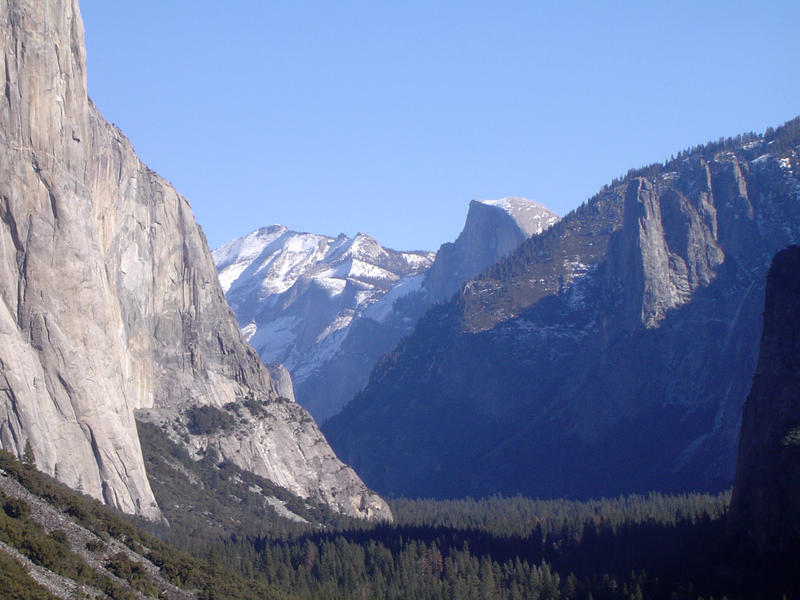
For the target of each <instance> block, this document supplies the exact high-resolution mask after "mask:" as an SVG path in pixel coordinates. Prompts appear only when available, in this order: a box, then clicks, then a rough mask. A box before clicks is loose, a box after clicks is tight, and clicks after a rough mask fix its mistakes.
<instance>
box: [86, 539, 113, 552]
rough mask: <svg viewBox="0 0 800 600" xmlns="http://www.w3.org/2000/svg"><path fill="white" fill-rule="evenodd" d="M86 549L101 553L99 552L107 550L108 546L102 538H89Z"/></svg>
mask: <svg viewBox="0 0 800 600" xmlns="http://www.w3.org/2000/svg"><path fill="white" fill-rule="evenodd" d="M86 549H87V550H88V551H89V552H95V553H99V552H105V551H106V550H107V549H108V546H106V545H105V544H104V543H103V542H101V541H100V540H89V541H88V542H86Z"/></svg>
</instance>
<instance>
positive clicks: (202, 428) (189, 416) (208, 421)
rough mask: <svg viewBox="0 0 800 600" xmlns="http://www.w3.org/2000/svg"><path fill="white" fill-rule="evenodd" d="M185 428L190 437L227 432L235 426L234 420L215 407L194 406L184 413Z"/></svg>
mask: <svg viewBox="0 0 800 600" xmlns="http://www.w3.org/2000/svg"><path fill="white" fill-rule="evenodd" d="M185 415H186V428H187V429H188V430H189V433H191V434H192V435H207V434H210V433H215V432H217V431H227V430H229V429H231V428H233V426H234V425H235V424H236V419H234V418H233V417H232V416H231V415H229V414H228V413H226V412H225V411H222V410H220V409H218V408H216V407H215V406H207V405H205V406H194V407H192V408H190V409H189V410H187V411H186V413H185Z"/></svg>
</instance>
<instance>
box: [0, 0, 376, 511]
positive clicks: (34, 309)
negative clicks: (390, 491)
mask: <svg viewBox="0 0 800 600" xmlns="http://www.w3.org/2000/svg"><path fill="white" fill-rule="evenodd" d="M0 32H1V34H2V35H1V36H0V40H1V42H0V43H2V60H0V82H2V85H3V92H4V93H3V95H2V97H0V221H1V223H0V297H1V298H2V302H0V411H2V412H0V446H1V447H2V448H3V449H6V450H9V451H11V452H12V453H14V454H16V455H18V456H19V455H21V454H22V453H23V451H24V449H25V448H26V446H28V445H30V448H31V449H32V451H33V454H34V456H35V460H36V463H37V465H38V466H39V468H40V469H42V470H43V471H45V472H47V473H49V474H51V475H53V476H55V477H56V478H57V479H59V480H60V481H62V482H64V483H66V484H68V485H69V486H71V487H74V488H77V489H79V490H81V491H83V492H85V493H87V494H90V495H91V496H94V497H96V498H100V499H103V500H104V501H105V502H106V503H108V504H110V505H112V506H114V507H116V508H119V509H121V510H123V511H125V512H129V513H137V514H140V515H143V516H146V517H149V518H157V517H158V516H159V508H158V506H157V503H156V500H155V498H154V496H153V493H152V491H151V488H150V485H149V483H148V479H147V475H146V472H145V468H144V464H143V461H142V452H141V448H140V444H139V440H138V438H137V433H136V426H135V418H141V419H144V420H148V421H151V422H153V423H156V424H158V425H159V426H160V427H162V429H163V430H164V431H166V432H168V434H169V435H171V436H172V437H173V438H174V439H184V440H188V442H187V443H188V446H189V448H190V449H191V451H192V452H194V453H196V454H199V453H202V452H205V451H206V449H207V448H208V447H213V448H215V449H217V450H218V451H219V452H220V454H221V455H222V456H223V458H225V459H228V460H230V461H232V462H234V463H236V464H237V465H239V466H241V467H243V468H245V469H248V470H252V471H254V472H256V473H257V474H259V475H263V476H265V477H266V478H269V479H271V480H273V481H275V482H277V483H279V484H280V485H282V486H285V487H287V488H288V489H290V490H291V491H292V492H294V493H295V494H297V495H299V496H301V497H303V498H310V499H313V500H315V501H322V502H325V503H328V504H330V505H331V506H332V507H334V508H335V509H336V510H339V511H340V512H343V513H346V514H351V515H357V516H365V517H389V511H388V508H387V506H386V504H385V503H384V502H383V501H382V500H381V499H380V498H378V497H377V496H376V495H375V494H372V493H371V492H369V491H368V490H367V489H366V488H365V487H364V485H363V484H362V483H361V481H360V480H359V479H358V477H357V476H356V475H355V474H354V473H353V471H352V470H351V469H349V468H348V467H346V466H345V465H343V464H342V463H341V462H339V461H338V460H337V459H336V457H335V455H334V454H333V452H332V451H331V450H330V448H329V446H328V445H327V443H326V442H325V439H324V438H323V437H322V435H321V433H320V432H319V430H318V429H317V427H316V425H315V424H314V422H313V420H312V419H311V418H310V417H309V416H308V414H307V413H306V412H305V410H303V409H302V408H301V407H300V406H298V405H297V404H295V403H293V402H290V401H288V400H286V399H281V398H280V396H281V393H280V392H279V391H278V390H276V384H275V383H274V381H273V379H272V378H271V377H270V374H269V372H268V370H267V369H266V368H265V367H264V366H263V365H262V364H261V362H260V361H259V359H258V357H257V355H256V354H255V352H254V351H253V350H252V349H251V348H249V347H248V345H247V344H246V343H245V341H244V340H243V338H242V336H241V334H240V333H239V330H238V328H237V326H236V322H235V319H234V317H233V314H232V313H231V311H230V309H229V308H228V306H227V304H226V303H225V299H224V296H223V294H222V290H221V289H220V286H219V282H218V280H217V277H216V272H215V269H214V264H213V262H212V260H211V255H210V252H209V250H208V247H207V244H206V241H205V238H204V236H203V234H202V232H201V230H200V228H199V227H198V226H197V224H196V223H195V221H194V219H193V216H192V213H191V209H190V207H189V204H188V202H187V201H186V200H185V199H184V198H182V197H181V196H180V195H179V194H178V193H177V192H176V191H175V190H174V189H173V188H172V187H171V186H170V185H169V184H168V183H167V182H166V181H164V180H163V179H162V178H161V177H159V176H158V175H157V174H156V173H154V172H153V171H151V170H150V169H148V168H147V167H146V166H145V165H144V164H142V163H141V161H139V159H138V158H137V157H136V154H135V153H134V151H133V149H132V147H131V144H130V142H129V141H128V140H127V139H126V138H125V136H124V135H123V134H122V133H121V132H120V131H119V130H118V129H116V128H115V127H113V126H111V125H110V124H109V123H107V122H106V121H105V120H104V119H103V117H102V116H101V115H100V113H99V112H98V110H97V109H96V108H95V106H94V105H93V104H92V102H91V101H90V99H89V98H88V96H87V91H86V70H85V56H84V52H85V51H84V44H83V25H82V22H81V18H80V14H79V10H78V5H77V2H76V1H74V0H0ZM278 387H281V388H283V389H285V388H286V382H285V381H282V382H281V383H280V385H279V386H278ZM254 401H255V402H257V403H258V404H259V406H260V412H258V411H257V414H258V415H260V417H259V418H256V416H255V414H254V416H252V417H251V418H243V419H242V420H241V421H237V423H236V425H235V426H233V427H229V428H226V429H220V430H213V431H206V432H204V433H202V434H194V433H192V432H191V431H190V429H189V428H188V427H187V424H188V417H187V416H186V415H187V414H188V413H187V411H190V410H191V409H192V408H194V407H197V406H199V405H208V406H211V407H215V408H216V410H219V409H220V408H221V407H224V406H226V405H228V406H231V405H236V404H237V403H242V402H254Z"/></svg>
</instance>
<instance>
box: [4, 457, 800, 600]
mask: <svg viewBox="0 0 800 600" xmlns="http://www.w3.org/2000/svg"><path fill="white" fill-rule="evenodd" d="M224 466H225V465H224V463H219V464H217V465H216V467H215V466H214V465H213V464H209V465H206V467H208V468H211V469H212V470H214V469H217V472H218V474H217V477H218V478H219V480H218V482H217V483H214V485H220V486H221V487H220V491H222V490H226V492H227V491H230V490H231V489H234V488H228V487H226V485H227V484H225V481H226V479H228V478H231V479H236V478H238V475H234V474H233V472H231V473H228V472H227V471H226V470H225V469H224ZM0 469H3V471H5V473H7V474H8V475H10V476H12V477H14V478H15V479H17V480H18V481H20V482H21V483H22V484H23V485H24V486H25V487H27V488H28V489H29V490H30V491H32V492H34V493H35V494H36V495H38V496H40V497H42V498H44V499H46V500H47V501H48V502H49V503H51V504H53V505H54V506H57V507H59V508H60V509H61V510H64V511H65V512H66V513H67V514H68V515H70V516H71V517H72V518H73V519H75V521H76V522H78V523H80V524H82V525H84V526H85V527H87V528H88V529H90V530H91V531H94V532H96V533H97V534H98V535H100V537H101V538H102V539H104V540H110V539H111V538H115V539H117V540H120V541H122V542H124V543H125V544H126V545H128V547H129V548H131V549H133V550H135V551H136V552H137V553H139V554H141V555H142V556H146V557H147V558H148V559H149V560H150V561H152V562H153V563H154V564H155V565H156V566H157V567H159V569H160V575H161V577H163V578H165V579H167V580H168V581H170V582H172V583H173V584H175V585H178V586H179V587H182V588H184V589H187V590H195V592H196V595H197V597H198V598H200V599H203V600H215V599H218V600H222V599H232V600H233V599H237V598H239V599H250V598H252V599H255V598H307V599H312V598H313V599H316V598H326V599H328V598H330V599H337V598H338V599H342V600H344V599H363V598H389V599H400V598H403V599H411V600H413V599H459V600H461V599H463V600H471V599H475V600H478V599H481V600H483V599H523V598H524V599H533V600H537V599H553V600H555V599H561V598H563V599H589V598H592V599H593V600H604V599H608V600H617V599H620V600H622V599H625V600H631V599H637V598H654V599H662V598H663V599H665V600H667V599H669V600H673V599H680V598H687V599H692V600H696V599H697V598H706V599H708V598H711V597H713V598H717V599H718V600H719V599H720V598H723V597H727V598H730V599H734V598H742V599H744V598H776V599H780V598H781V597H782V595H784V594H785V595H786V597H787V598H791V597H797V594H798V592H800V588H799V587H798V585H797V581H796V577H795V576H794V566H793V564H792V562H793V560H794V557H795V555H794V554H792V555H791V556H786V555H785V554H784V555H779V556H772V557H763V556H762V557H760V558H756V557H755V556H756V555H754V554H752V553H750V552H749V551H748V548H747V545H746V544H745V543H744V542H743V541H742V540H740V539H738V538H737V537H736V536H735V535H734V534H733V533H732V529H731V527H730V526H729V523H728V515H727V505H728V502H729V495H728V494H727V493H726V494H718V495H710V494H685V495H678V496H669V495H664V494H657V493H653V494H648V495H633V496H625V497H619V498H609V499H601V500H591V501H586V502H578V501H569V500H534V499H529V498H524V497H513V498H503V497H499V496H495V497H490V498H485V499H462V500H445V501H436V500H410V499H402V498H398V499H394V500H392V501H391V502H390V503H391V506H392V509H393V512H394V514H395V517H396V520H395V522H394V523H391V524H390V523H367V522H364V521H356V520H345V519H341V520H339V521H336V522H328V523H327V524H324V525H323V524H320V523H319V522H316V523H306V524H303V525H302V526H297V527H292V528H275V529H274V530H270V531H265V530H264V527H263V524H258V523H256V522H252V523H250V525H248V526H246V527H244V528H242V527H236V528H231V529H221V528H220V527H219V526H218V524H217V525H215V524H214V523H213V522H208V523H206V524H205V525H204V526H202V527H199V528H198V527H195V526H191V525H190V524H189V521H188V520H184V521H182V520H176V521H175V522H174V523H173V524H172V526H171V527H169V528H163V529H161V530H160V533H161V534H162V535H163V536H165V537H166V538H169V539H170V540H172V541H173V542H174V544H175V545H177V546H180V547H182V549H183V550H186V551H191V553H193V554H194V555H195V556H194V558H192V557H190V556H188V555H186V554H183V553H182V552H180V551H178V550H176V549H175V548H174V547H170V546H168V545H166V544H164V543H163V542H161V541H158V540H156V539H154V538H152V537H151V536H150V535H148V534H146V533H142V531H141V530H138V529H136V528H134V527H133V526H132V525H131V523H130V522H128V521H126V520H125V519H124V518H122V517H121V515H119V514H118V513H115V512H114V511H111V510H109V509H108V508H106V507H103V506H101V505H100V504H99V503H97V502H95V501H93V500H90V499H87V498H85V497H81V496H79V495H78V494H75V493H74V492H71V491H69V490H67V489H65V488H63V487H62V486H59V485H58V484H56V483H55V482H53V481H52V480H50V479H49V478H47V477H46V476H44V475H42V474H41V473H38V471H36V470H35V469H33V468H32V467H30V466H25V465H19V463H16V461H14V460H13V459H12V458H11V457H10V456H9V455H6V454H3V453H0ZM206 481H209V480H206ZM204 485H206V484H204ZM229 498H230V499H231V501H232V502H235V499H234V498H233V497H231V496H229ZM239 501H241V499H240V500H239ZM2 502H3V511H2V513H0V539H2V541H4V542H6V543H8V544H10V545H12V546H14V547H15V548H18V549H19V550H20V551H22V552H23V554H24V555H25V556H28V557H29V558H31V560H34V562H36V563H37V564H42V565H43V566H48V567H49V568H52V569H53V570H55V571H56V572H61V573H62V574H64V575H65V576H67V577H70V578H73V579H74V580H76V581H79V582H84V583H90V584H91V585H93V586H94V587H99V588H100V589H103V590H104V591H105V592H106V594H108V595H109V597H111V598H128V597H130V592H129V591H127V590H126V589H122V588H120V587H119V586H118V585H117V583H118V580H116V579H114V578H109V574H110V575H113V576H115V577H118V578H120V579H121V580H123V581H125V582H127V583H128V584H129V585H130V586H131V587H133V588H134V589H136V590H137V591H138V592H140V593H143V594H144V595H145V596H150V597H155V596H156V595H157V589H156V588H157V585H154V582H152V581H151V580H150V579H149V578H148V575H147V571H146V569H144V568H143V567H142V565H141V564H139V563H137V561H136V560H130V559H129V558H128V557H126V556H125V555H122V554H119V553H111V552H110V551H108V550H107V549H106V548H105V547H104V545H103V543H98V544H97V547H96V548H91V551H92V552H93V553H95V554H96V555H97V556H98V557H101V560H103V561H104V565H105V568H106V572H105V573H106V574H104V573H103V572H98V571H97V570H96V569H94V568H89V567H88V565H85V563H83V561H82V560H80V559H79V557H76V556H75V555H74V548H73V549H72V550H70V547H69V544H68V543H67V540H66V538H65V536H64V535H63V533H60V532H58V531H54V532H49V533H47V532H45V531H44V530H42V529H41V527H39V526H37V525H36V524H35V523H33V522H32V520H31V519H30V518H29V517H30V515H29V512H30V511H29V509H28V507H26V506H25V505H24V503H20V502H19V501H18V500H14V499H13V498H10V497H4V498H3V499H2ZM215 502H216V501H215ZM195 508H196V509H198V510H202V509H203V507H202V506H196V507H195ZM189 527H194V529H191V530H190V529H188V528H189ZM248 529H249V530H250V531H249V533H248V531H246V530H248ZM106 554H108V555H106ZM0 557H2V560H3V561H4V563H3V564H5V562H8V560H10V559H9V558H8V557H7V556H6V555H4V554H3V553H2V552H0ZM12 562H13V561H12ZM20 589H28V590H30V594H31V595H29V596H20V597H32V598H33V597H36V598H40V597H41V598H46V597H49V595H48V594H47V593H46V592H44V590H39V589H38V588H36V587H35V586H32V585H31V584H30V580H29V578H28V577H27V575H26V574H25V573H24V570H23V569H21V567H19V565H18V563H15V564H12V563H9V564H8V565H6V566H5V567H4V569H3V574H0V597H17V596H14V595H9V594H16V593H17V591H18V590H20ZM14 590H17V591H14ZM162 591H163V590H158V593H161V592H162ZM3 594H5V596H3Z"/></svg>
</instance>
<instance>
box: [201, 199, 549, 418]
mask: <svg viewBox="0 0 800 600" xmlns="http://www.w3.org/2000/svg"><path fill="white" fill-rule="evenodd" d="M557 220H558V216H557V215H555V213H553V212H551V211H549V210H548V209H546V208H545V207H544V206H542V205H541V204H538V203H536V202H533V201H531V200H525V199H523V198H503V199H500V200H473V201H472V202H471V203H470V208H469V212H468V214H467V219H466V223H465V225H464V230H463V231H462V232H461V234H460V235H459V236H458V239H457V240H456V241H455V242H454V243H447V244H443V245H442V246H441V247H440V248H439V251H438V252H437V253H436V255H435V259H434V254H433V253H432V252H423V251H416V252H398V251H395V250H390V249H387V248H383V247H382V246H381V245H380V244H379V243H378V242H377V241H376V240H375V239H373V238H372V237H370V236H368V235H365V234H363V233H359V234H358V235H356V236H355V237H354V238H349V237H347V236H346V235H344V234H341V235H339V236H338V237H336V238H332V237H328V236H324V235H317V234H313V233H298V232H295V231H290V230H289V229H287V228H286V227H283V226H281V225H273V226H271V227H265V228H262V229H258V230H256V231H253V232H251V233H249V234H247V235H246V236H244V237H241V238H239V239H236V240H233V241H231V242H229V243H227V244H225V245H224V246H222V247H220V248H218V249H217V250H214V252H213V253H212V254H213V258H214V262H215V264H216V265H217V271H218V274H219V279H220V282H221V283H222V289H223V290H224V292H225V295H226V297H227V299H228V303H229V304H230V305H231V307H232V308H233V310H234V312H235V313H236V317H237V319H238V322H239V326H240V327H241V328H242V332H243V333H244V335H245V338H246V339H247V340H248V341H249V342H250V344H251V345H252V346H253V347H254V348H255V349H256V350H257V351H258V353H259V355H260V356H261V359H262V360H263V361H264V362H267V363H271V362H280V363H283V364H284V365H285V366H286V368H287V369H288V370H289V372H290V373H291V375H292V379H293V381H294V387H295V395H296V398H297V401H298V402H299V403H300V404H302V405H303V406H304V407H305V408H307V409H308V410H309V411H310V412H311V413H312V414H313V415H314V417H315V418H316V419H317V420H318V421H319V422H323V421H325V420H327V419H328V418H330V417H331V416H333V415H334V414H336V413H338V412H339V411H340V410H341V409H342V407H343V406H344V405H345V404H347V403H348V402H349V401H350V400H351V399H352V398H353V396H354V395H355V394H356V393H357V392H358V391H360V390H361V389H362V388H363V387H364V385H366V383H367V379H368V377H369V374H370V371H371V370H372V367H373V366H374V364H375V363H376V362H377V361H378V359H379V358H380V357H381V356H382V355H383V354H385V353H387V352H389V351H390V350H392V349H393V348H394V347H395V345H396V344H397V342H399V341H400V339H401V338H402V337H404V336H407V335H409V334H410V333H411V332H412V331H413V329H414V326H415V325H416V322H417V320H418V319H419V318H420V317H421V316H422V314H423V313H424V312H425V311H426V310H427V309H428V308H429V307H430V306H432V305H433V304H434V303H435V302H438V301H441V300H443V299H445V298H446V297H448V296H450V295H452V293H453V292H455V291H456V290H457V289H458V286H459V284H460V283H461V282H462V281H464V280H465V279H468V278H469V277H473V276H475V275H477V274H478V273H480V272H481V271H483V270H484V269H485V268H486V267H488V266H489V265H491V264H493V263H495V262H496V261H497V260H499V259H500V258H502V257H504V256H506V255H507V254H509V253H510V252H512V251H513V250H514V249H515V248H516V247H517V246H519V244H520V243H522V242H523V241H524V240H525V239H526V238H528V237H529V236H530V235H533V234H536V233H539V232H541V231H542V230H543V229H546V228H547V227H549V226H550V225H552V224H553V223H554V222H556V221H557Z"/></svg>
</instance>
